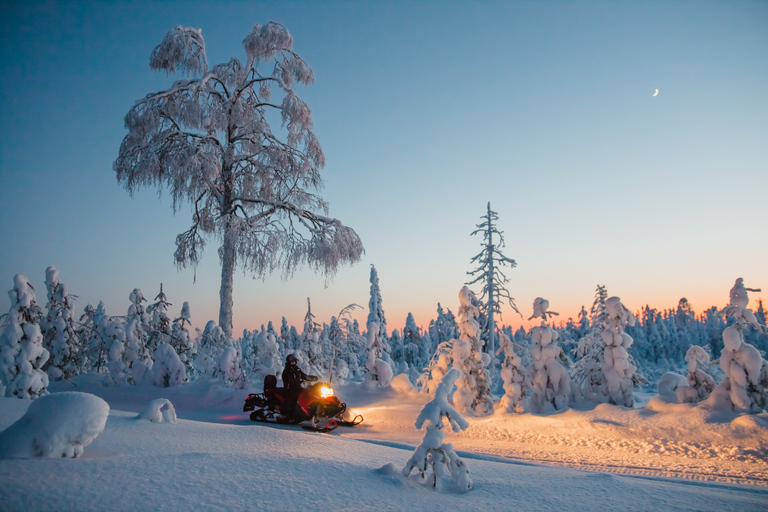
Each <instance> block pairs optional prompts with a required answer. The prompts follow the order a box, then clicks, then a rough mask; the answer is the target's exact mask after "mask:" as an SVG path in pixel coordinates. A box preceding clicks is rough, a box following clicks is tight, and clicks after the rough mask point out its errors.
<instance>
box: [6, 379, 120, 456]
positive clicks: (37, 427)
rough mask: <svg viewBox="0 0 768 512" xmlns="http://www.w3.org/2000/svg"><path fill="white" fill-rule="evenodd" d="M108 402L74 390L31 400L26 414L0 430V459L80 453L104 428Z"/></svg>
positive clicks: (75, 454)
mask: <svg viewBox="0 0 768 512" xmlns="http://www.w3.org/2000/svg"><path fill="white" fill-rule="evenodd" d="M107 416H109V405H107V402H105V401H104V400H102V399H101V398H99V397H97V396H95V395H91V394H88V393H76V392H72V391H68V392H64V393H55V394H53V395H47V396H44V397H42V398H40V399H38V400H35V401H34V402H32V403H31V404H30V406H29V409H27V412H26V414H24V416H22V417H21V418H20V419H19V420H18V421H17V422H16V423H14V424H13V425H11V426H10V427H8V428H7V429H5V430H4V431H3V432H0V459H11V458H26V457H78V456H80V455H81V454H82V453H83V449H84V448H85V447H86V446H88V445H89V444H91V442H92V441H93V440H94V439H96V437H97V436H98V435H99V434H101V432H102V431H103V430H104V425H105V424H106V423H107Z"/></svg>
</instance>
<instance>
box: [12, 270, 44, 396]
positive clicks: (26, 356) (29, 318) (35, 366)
mask: <svg viewBox="0 0 768 512" xmlns="http://www.w3.org/2000/svg"><path fill="white" fill-rule="evenodd" d="M8 297H9V298H10V299H11V309H10V310H9V311H8V324H7V325H6V326H5V329H3V333H2V335H0V377H1V378H2V383H3V385H4V386H5V396H6V397H14V396H15V397H17V398H27V399H35V398H39V397H41V396H43V395H46V394H48V392H47V391H46V388H47V387H48V375H47V374H46V373H45V372H44V371H43V365H44V364H45V363H46V361H48V351H47V350H46V349H45V347H43V334H42V333H41V332H40V326H39V325H38V323H37V322H38V319H39V318H40V317H41V316H42V311H41V309H40V306H38V305H37V299H36V297H35V290H34V288H32V285H30V284H29V281H28V280H27V278H26V276H23V275H21V274H16V275H15V276H14V278H13V289H11V290H9V291H8Z"/></svg>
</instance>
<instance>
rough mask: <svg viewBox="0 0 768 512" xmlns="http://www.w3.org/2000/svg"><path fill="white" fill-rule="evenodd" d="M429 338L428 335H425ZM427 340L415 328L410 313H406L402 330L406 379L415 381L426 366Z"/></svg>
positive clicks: (427, 355)
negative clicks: (406, 370)
mask: <svg viewBox="0 0 768 512" xmlns="http://www.w3.org/2000/svg"><path fill="white" fill-rule="evenodd" d="M427 336H429V334H427ZM428 341H429V339H428V338H427V340H425V339H424V336H422V334H421V330H420V329H419V328H418V327H417V326H416V320H415V319H414V318H413V314H412V313H408V316H407V317H406V319H405V327H404V328H403V353H404V357H405V364H406V365H407V367H408V377H409V378H410V379H411V380H412V381H414V382H415V381H416V379H418V378H419V375H421V372H422V371H423V370H424V367H425V366H427V364H428V359H429V355H430V354H429V348H428V346H427V345H426V343H428Z"/></svg>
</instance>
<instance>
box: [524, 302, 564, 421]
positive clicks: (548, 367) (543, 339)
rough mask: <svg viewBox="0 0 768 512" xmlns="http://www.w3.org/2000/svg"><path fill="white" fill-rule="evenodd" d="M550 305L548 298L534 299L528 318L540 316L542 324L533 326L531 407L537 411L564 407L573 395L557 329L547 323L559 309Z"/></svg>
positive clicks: (548, 410) (549, 410)
mask: <svg viewBox="0 0 768 512" xmlns="http://www.w3.org/2000/svg"><path fill="white" fill-rule="evenodd" d="M548 309H549V301H548V300H546V299H542V298H541V297H537V298H536V300H534V301H533V316H531V317H530V318H529V319H528V320H533V319H534V318H541V325H539V326H536V327H534V328H533V329H531V341H532V342H533V346H532V347H531V357H532V358H533V377H532V391H531V400H530V408H531V411H532V412H535V413H546V412H552V411H560V410H563V409H565V408H567V407H568V402H569V400H570V397H571V378H570V377H569V376H568V371H567V370H566V369H565V366H563V364H562V363H563V362H566V361H567V359H566V357H565V354H564V353H563V349H562V348H560V345H558V344H557V338H558V337H559V335H558V333H557V331H555V330H554V329H553V328H552V327H550V326H549V325H547V320H548V319H549V318H551V317H552V315H557V314H558V313H555V312H553V311H548Z"/></svg>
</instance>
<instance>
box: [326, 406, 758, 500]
mask: <svg viewBox="0 0 768 512" xmlns="http://www.w3.org/2000/svg"><path fill="white" fill-rule="evenodd" d="M361 398H363V399H364V397H362V396H361ZM426 398H427V397H420V396H419V395H417V394H415V393H411V394H409V395H407V396H403V395H402V394H393V395H391V396H390V397H389V398H388V399H387V400H383V401H379V402H376V403H374V404H371V405H370V406H363V407H357V408H354V407H353V408H352V409H351V411H352V412H353V413H360V414H362V415H363V416H365V418H366V425H368V428H367V429H365V431H354V432H347V431H343V432H342V433H341V435H343V436H345V437H350V438H355V439H361V440H365V441H395V442H398V443H406V444H412V445H416V444H418V443H419V440H420V438H421V433H420V432H418V431H416V429H415V428H414V427H413V418H415V417H416V415H417V414H418V412H419V410H420V407H421V406H420V405H419V403H420V401H424V400H425V399H426ZM467 419H468V420H469V421H470V423H471V425H470V427H469V428H468V429H467V430H466V431H464V432H462V433H460V434H452V433H449V434H448V435H447V436H446V441H447V442H451V443H453V444H454V446H455V447H456V449H457V450H461V451H463V452H473V453H482V454H488V455H493V456H498V457H506V458H511V459H515V460H520V461H529V462H536V463H542V464H551V465H557V466H564V467H570V468H578V469H586V470H591V471H604V472H611V473H614V472H615V473H624V474H635V475H651V476H667V477H681V478H690V479H698V480H711V481H721V482H731V483H745V484H752V485H760V486H768V415H767V414H761V415H736V414H733V415H731V416H726V417H719V416H718V415H717V414H715V413H713V412H712V411H709V410H707V409H706V408H704V407H701V406H699V407H694V406H693V405H692V404H666V403H663V402H662V401H661V400H659V399H658V398H654V399H651V401H650V402H649V403H648V405H646V407H644V408H637V409H626V408H624V407H619V406H613V405H608V404H602V405H598V406H596V407H593V408H590V409H585V410H581V411H579V410H574V409H569V410H566V411H564V412H561V413H556V414H550V415H541V416H539V415H533V414H508V413H497V414H495V415H493V416H490V417H485V418H467ZM462 456H463V455H462Z"/></svg>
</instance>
